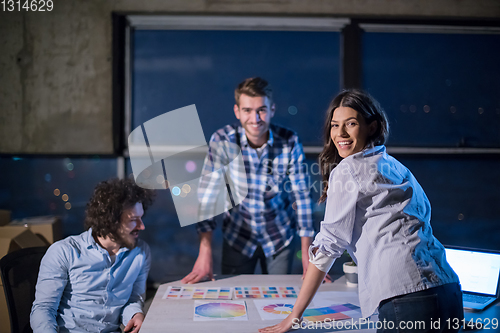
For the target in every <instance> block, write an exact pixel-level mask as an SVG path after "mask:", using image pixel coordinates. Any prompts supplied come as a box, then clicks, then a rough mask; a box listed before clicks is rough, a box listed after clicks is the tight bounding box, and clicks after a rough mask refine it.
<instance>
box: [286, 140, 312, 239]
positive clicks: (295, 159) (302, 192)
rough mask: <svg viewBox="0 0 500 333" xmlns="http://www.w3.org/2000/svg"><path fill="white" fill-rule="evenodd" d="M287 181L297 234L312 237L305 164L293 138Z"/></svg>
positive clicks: (302, 153) (310, 208) (301, 152)
mask: <svg viewBox="0 0 500 333" xmlns="http://www.w3.org/2000/svg"><path fill="white" fill-rule="evenodd" d="M288 172H289V179H290V182H291V186H292V192H293V196H294V197H295V204H296V214H297V234H298V236H300V237H313V236H314V227H313V220H312V200H311V193H310V190H309V180H310V179H309V174H308V173H307V164H306V162H305V157H304V151H303V149H302V144H301V143H300V142H299V140H298V138H297V137H295V143H294V146H293V149H292V152H291V161H290V167H289V171H288Z"/></svg>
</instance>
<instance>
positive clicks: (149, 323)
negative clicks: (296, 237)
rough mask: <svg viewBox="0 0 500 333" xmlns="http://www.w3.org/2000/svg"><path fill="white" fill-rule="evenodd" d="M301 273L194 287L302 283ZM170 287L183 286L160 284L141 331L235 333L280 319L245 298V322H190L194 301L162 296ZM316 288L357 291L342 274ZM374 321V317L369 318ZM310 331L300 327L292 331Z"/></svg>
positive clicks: (237, 278)
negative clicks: (264, 313) (265, 317)
mask: <svg viewBox="0 0 500 333" xmlns="http://www.w3.org/2000/svg"><path fill="white" fill-rule="evenodd" d="M301 277H302V275H238V276H233V277H228V278H221V279H219V280H217V281H210V282H202V283H198V284H196V285H195V286H197V287H235V286H289V287H290V286H298V287H300V286H301V285H302V279H301ZM169 286H182V284H181V283H180V281H174V282H169V283H165V284H162V285H161V286H160V287H159V288H158V290H157V292H156V295H155V297H154V299H153V302H152V303H151V306H150V308H149V310H148V313H147V315H146V319H145V320H144V323H143V326H142V328H141V333H160V332H161V333H165V332H175V333H180V332H203V333H212V332H213V333H219V332H220V333H225V332H228V333H234V332H242V333H244V332H258V329H259V328H263V327H266V326H270V325H274V324H277V323H279V322H280V320H262V319H261V318H260V315H259V313H258V311H257V308H256V307H255V305H254V302H253V300H252V299H245V302H246V306H247V315H248V321H224V320H221V321H193V313H194V300H171V299H162V297H163V295H164V294H165V291H166V290H167V288H168V287H169ZM319 291H350V292H352V291H357V288H356V287H347V285H346V283H345V277H344V276H342V277H338V278H337V279H336V280H335V281H334V282H333V283H324V284H323V285H321V286H320V289H319ZM370 320H372V321H373V322H376V321H377V316H372V317H371V318H370ZM302 331H311V330H307V329H301V330H298V331H295V332H302ZM313 331H314V332H338V331H347V330H336V329H333V330H332V329H328V330H326V329H315V330H313ZM375 331H376V330H375V329H363V330H349V332H363V333H372V332H375Z"/></svg>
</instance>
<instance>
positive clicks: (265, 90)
mask: <svg viewBox="0 0 500 333" xmlns="http://www.w3.org/2000/svg"><path fill="white" fill-rule="evenodd" d="M242 94H244V95H248V96H250V97H257V96H266V97H267V98H269V101H270V102H271V103H272V101H273V89H272V88H271V86H270V85H269V83H268V82H267V81H266V80H264V79H262V78H260V77H251V78H249V79H246V80H245V81H243V82H241V83H240V84H238V86H237V87H236V89H235V90H234V99H235V100H236V105H238V106H239V105H240V96H241V95H242Z"/></svg>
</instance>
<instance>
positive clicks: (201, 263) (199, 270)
mask: <svg viewBox="0 0 500 333" xmlns="http://www.w3.org/2000/svg"><path fill="white" fill-rule="evenodd" d="M206 276H208V278H209V279H210V280H213V278H214V272H213V264H212V252H211V251H210V253H201V252H200V254H199V255H198V259H196V262H195V263H194V266H193V270H192V271H191V273H189V274H188V275H186V277H184V279H182V280H181V282H182V283H187V284H191V283H196V282H199V281H201V280H203V279H204V278H205V277H206Z"/></svg>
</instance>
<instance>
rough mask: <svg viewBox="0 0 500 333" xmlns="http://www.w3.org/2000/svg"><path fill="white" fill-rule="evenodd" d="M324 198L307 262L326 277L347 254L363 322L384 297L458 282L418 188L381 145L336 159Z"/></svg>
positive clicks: (413, 179) (427, 204) (408, 173)
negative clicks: (353, 270)
mask: <svg viewBox="0 0 500 333" xmlns="http://www.w3.org/2000/svg"><path fill="white" fill-rule="evenodd" d="M327 194H328V197H327V201H326V211H325V218H324V221H323V222H321V230H320V232H319V233H318V235H316V238H315V240H314V242H313V245H311V248H310V250H309V258H310V261H311V262H312V263H313V264H314V265H315V266H316V267H318V269H320V270H322V271H324V272H328V270H329V269H330V267H331V266H332V264H333V262H334V261H335V259H336V258H338V257H340V256H341V255H342V253H343V252H344V249H347V251H348V252H349V253H350V255H351V256H352V257H353V259H354V260H355V261H356V263H357V264H358V290H359V301H360V304H361V310H362V312H363V316H365V317H367V316H370V315H371V314H372V313H373V312H374V311H375V309H376V308H377V306H378V305H379V303H380V301H382V300H384V299H387V298H391V297H394V296H399V295H404V294H409V293H412V292H416V291H420V290H424V289H428V288H432V287H437V286H440V285H443V284H447V283H452V282H458V276H457V275H456V274H455V272H454V271H453V269H452V268H451V267H450V265H449V264H448V262H447V261H446V256H445V251H444V247H443V245H441V243H440V242H439V241H438V240H437V239H436V238H435V237H434V236H433V234H432V228H431V225H430V219H431V205H430V203H429V200H428V199H427V196H426V195H425V193H424V190H423V189H422V187H421V186H420V184H419V183H418V182H417V180H416V179H415V177H414V176H413V174H412V173H411V172H410V170H408V169H407V168H406V167H405V166H403V165H402V164H401V163H400V162H398V161H397V160H396V159H395V158H393V157H391V156H390V155H388V154H387V153H386V151H385V147H384V146H377V147H374V148H371V149H366V150H364V151H362V152H359V153H357V154H354V155H351V156H348V157H346V158H345V159H343V160H342V161H341V162H340V163H339V164H338V166H337V167H335V168H334V169H333V171H332V173H331V174H330V179H329V181H328V193H327ZM315 248H317V249H318V250H317V251H316V253H315V254H313V253H312V250H313V249H315Z"/></svg>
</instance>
